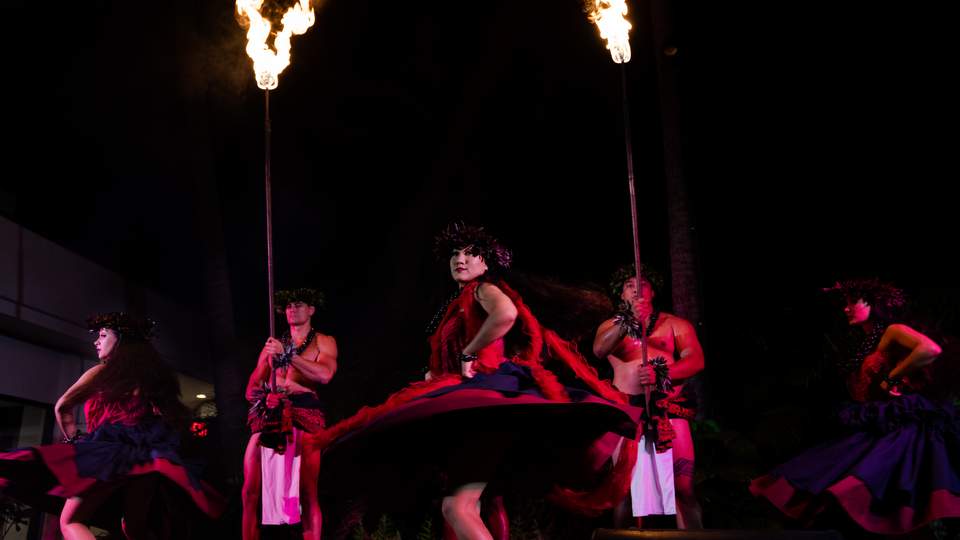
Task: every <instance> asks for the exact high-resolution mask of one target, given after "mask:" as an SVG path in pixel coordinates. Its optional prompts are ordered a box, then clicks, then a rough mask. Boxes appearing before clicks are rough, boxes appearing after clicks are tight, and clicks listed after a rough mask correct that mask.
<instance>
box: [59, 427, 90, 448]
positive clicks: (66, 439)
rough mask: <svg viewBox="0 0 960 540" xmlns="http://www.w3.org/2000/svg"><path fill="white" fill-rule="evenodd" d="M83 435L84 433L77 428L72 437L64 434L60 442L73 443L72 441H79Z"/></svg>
mask: <svg viewBox="0 0 960 540" xmlns="http://www.w3.org/2000/svg"><path fill="white" fill-rule="evenodd" d="M84 435H86V434H85V433H84V432H82V431H80V430H79V429H78V430H77V431H75V432H74V433H73V437H67V436H66V435H64V436H63V441H62V442H64V443H66V444H73V443H75V442H77V441H79V440H80V439H81V438H82V437H83V436H84Z"/></svg>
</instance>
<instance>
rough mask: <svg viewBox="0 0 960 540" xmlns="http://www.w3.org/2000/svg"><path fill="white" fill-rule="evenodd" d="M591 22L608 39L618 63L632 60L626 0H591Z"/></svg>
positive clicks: (601, 35) (609, 46)
mask: <svg viewBox="0 0 960 540" xmlns="http://www.w3.org/2000/svg"><path fill="white" fill-rule="evenodd" d="M589 4H593V5H592V6H591V7H590V8H588V9H589V17H590V22H592V23H595V24H596V25H597V28H599V29H600V37H601V38H603V39H605V40H607V49H609V50H610V56H611V57H612V58H613V61H614V62H616V63H617V64H623V63H626V62H629V61H630V29H631V28H632V26H630V21H628V20H627V2H626V0H589Z"/></svg>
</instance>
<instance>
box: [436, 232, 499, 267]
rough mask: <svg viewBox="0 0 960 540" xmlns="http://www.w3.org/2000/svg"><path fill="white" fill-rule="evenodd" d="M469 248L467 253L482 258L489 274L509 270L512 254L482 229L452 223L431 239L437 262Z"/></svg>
mask: <svg viewBox="0 0 960 540" xmlns="http://www.w3.org/2000/svg"><path fill="white" fill-rule="evenodd" d="M464 248H469V249H468V251H467V252H468V253H469V254H470V255H474V256H480V257H483V261H484V262H485V263H487V268H488V271H489V272H492V273H494V274H498V273H501V272H503V271H504V270H507V269H509V268H510V265H511V263H512V262H513V254H512V253H511V252H510V250H509V249H508V248H507V247H506V246H504V245H503V244H501V243H500V242H499V241H498V240H497V239H496V238H494V237H493V236H492V235H490V234H489V233H487V231H486V230H485V229H484V228H483V227H476V226H473V225H467V224H465V223H462V222H459V221H457V222H453V223H451V224H449V225H447V226H446V228H444V229H443V230H442V231H440V233H439V234H437V236H436V237H434V239H433V254H434V255H435V256H436V257H437V259H438V260H443V259H446V258H448V257H450V253H452V252H453V251H454V250H457V249H464Z"/></svg>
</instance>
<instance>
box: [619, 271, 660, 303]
mask: <svg viewBox="0 0 960 540" xmlns="http://www.w3.org/2000/svg"><path fill="white" fill-rule="evenodd" d="M641 296H642V297H643V299H642V300H641V299H640V297H641ZM653 296H654V293H653V285H650V282H649V281H647V280H646V279H644V278H643V277H641V278H640V290H639V291H638V290H637V278H635V277H632V278H630V279H628V280H626V281H624V282H623V290H622V291H621V293H620V298H622V299H623V301H624V302H626V303H627V304H631V305H632V304H634V303H637V302H646V303H648V304H649V303H652V302H653Z"/></svg>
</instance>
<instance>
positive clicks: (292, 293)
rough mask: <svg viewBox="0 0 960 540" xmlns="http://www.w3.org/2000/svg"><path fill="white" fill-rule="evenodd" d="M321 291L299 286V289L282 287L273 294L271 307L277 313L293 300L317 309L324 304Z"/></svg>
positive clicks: (281, 311)
mask: <svg viewBox="0 0 960 540" xmlns="http://www.w3.org/2000/svg"><path fill="white" fill-rule="evenodd" d="M324 300H325V298H324V296H323V293H322V292H320V291H318V290H316V289H309V288H306V287H301V288H299V289H284V290H280V291H277V292H276V293H274V295H273V309H275V310H276V311H277V313H283V311H284V309H286V307H287V306H288V305H290V304H291V303H293V302H303V303H304V304H307V305H308V306H313V307H315V308H317V309H319V308H321V307H323V305H324Z"/></svg>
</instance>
